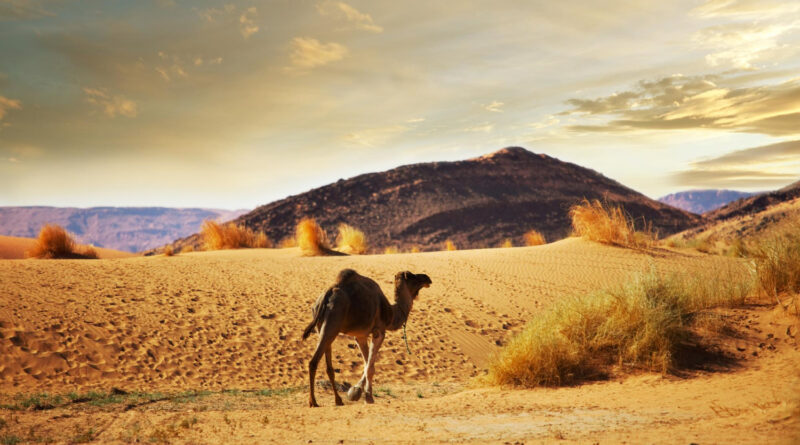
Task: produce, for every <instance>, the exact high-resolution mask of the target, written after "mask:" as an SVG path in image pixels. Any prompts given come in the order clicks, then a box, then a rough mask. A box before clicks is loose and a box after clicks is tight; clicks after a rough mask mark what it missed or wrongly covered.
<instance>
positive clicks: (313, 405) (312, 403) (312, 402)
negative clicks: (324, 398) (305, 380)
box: [308, 400, 319, 408]
mask: <svg viewBox="0 0 800 445" xmlns="http://www.w3.org/2000/svg"><path fill="white" fill-rule="evenodd" d="M308 407H309V408H319V405H317V401H316V400H309V402H308Z"/></svg>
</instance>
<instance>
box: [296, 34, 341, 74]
mask: <svg viewBox="0 0 800 445" xmlns="http://www.w3.org/2000/svg"><path fill="white" fill-rule="evenodd" d="M347 53H348V50H347V47H345V46H344V45H340V44H338V43H336V42H330V43H322V42H320V41H319V40H317V39H312V38H310V37H295V38H294V39H292V44H291V53H290V54H289V58H290V60H291V62H292V66H293V67H295V68H301V69H311V68H316V67H319V66H323V65H327V64H329V63H331V62H336V61H338V60H342V59H343V58H344V57H345V56H347Z"/></svg>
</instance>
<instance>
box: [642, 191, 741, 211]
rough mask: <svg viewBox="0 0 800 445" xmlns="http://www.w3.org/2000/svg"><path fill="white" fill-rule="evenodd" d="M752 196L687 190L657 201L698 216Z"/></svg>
mask: <svg viewBox="0 0 800 445" xmlns="http://www.w3.org/2000/svg"><path fill="white" fill-rule="evenodd" d="M753 195H754V193H748V192H739V191H735V190H715V189H713V190H689V191H686V192H678V193H672V194H669V195H666V196H662V197H661V198H658V201H659V202H663V203H664V204H667V205H671V206H673V207H677V208H679V209H683V210H686V211H687V212H692V213H697V214H698V215H700V214H703V213H706V212H710V211H712V210H716V209H718V208H720V207H722V206H724V205H726V204H728V203H730V202H732V201H736V200H737V199H741V198H748V197H750V196H753Z"/></svg>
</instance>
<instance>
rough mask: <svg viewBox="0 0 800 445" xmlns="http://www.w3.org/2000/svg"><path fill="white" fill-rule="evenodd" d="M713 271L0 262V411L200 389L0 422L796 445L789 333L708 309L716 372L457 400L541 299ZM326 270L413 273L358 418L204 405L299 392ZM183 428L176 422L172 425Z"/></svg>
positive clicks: (440, 255)
mask: <svg viewBox="0 0 800 445" xmlns="http://www.w3.org/2000/svg"><path fill="white" fill-rule="evenodd" d="M732 261H736V260H732V259H728V258H722V257H710V256H705V255H700V254H693V253H685V252H674V251H667V250H660V251H657V252H650V253H643V252H637V251H633V250H628V249H620V248H615V247H608V246H602V245H599V244H595V243H591V242H587V241H583V240H579V239H567V240H563V241H559V242H556V243H553V244H549V245H545V246H537V247H526V248H512V249H484V250H472V251H455V252H433V253H420V254H399V255H374V256H360V257H328V258H307V257H301V256H300V253H299V251H298V250H297V249H252V250H240V251H218V252H195V253H188V254H181V255H177V256H174V257H136V258H126V259H115V260H99V261H85V260H84V261H81V260H49V261H38V260H25V261H0V393H2V394H3V395H2V396H0V399H4V400H6V403H9V402H8V401H13V400H16V399H17V398H18V397H19V395H20V394H30V393H33V392H42V391H47V392H50V393H59V394H65V393H67V392H70V391H77V392H85V391H88V390H92V389H96V390H110V389H111V388H119V389H122V390H124V391H146V392H154V391H161V392H177V391H184V390H189V389H191V390H209V391H213V392H214V394H212V395H210V396H209V397H208V401H207V402H203V403H205V405H203V404H200V405H197V404H188V405H181V406H177V407H176V405H175V404H174V403H170V402H159V403H154V404H147V405H144V406H141V407H139V406H136V407H133V409H130V410H128V411H124V410H123V409H122V408H119V409H117V408H108V409H106V408H87V409H83V408H81V409H80V410H77V411H76V409H75V408H57V409H55V410H49V411H41V412H35V411H22V412H19V411H15V412H11V411H2V410H0V418H1V417H4V416H5V417H6V418H9V417H13V421H12V422H11V424H9V425H10V426H9V427H8V428H10V429H13V430H14V431H27V430H28V429H29V428H32V427H35V428H36V429H37V431H42V434H45V433H46V434H48V435H49V437H53V438H55V440H57V441H65V440H66V441H68V440H71V439H70V438H71V437H72V435H74V434H77V433H75V432H78V433H79V430H80V428H84V427H86V428H88V426H92V430H93V431H94V435H93V436H92V437H93V438H95V439H97V440H100V441H102V442H113V441H120V440H121V441H125V440H128V439H131V438H133V437H134V436H135V437H141V438H143V440H152V438H153V437H156V439H158V438H159V437H162V436H163V437H162V438H165V440H168V441H177V442H190V443H229V442H231V441H236V442H247V443H259V442H264V441H278V442H300V441H302V442H303V443H306V442H307V441H308V440H313V441H314V442H317V443H319V442H321V443H337V442H338V441H339V440H344V441H345V443H348V442H351V441H358V442H369V441H377V442H384V441H386V442H449V441H455V442H466V441H472V442H492V443H495V442H504V441H508V442H511V443H514V442H515V441H520V442H551V441H553V440H556V439H559V438H561V437H563V438H564V440H567V441H577V442H589V443H591V442H596V441H603V442H621V441H629V442H635V443H638V442H664V443H674V442H682V443H689V442H692V441H697V442H718V443H726V442H736V441H740V440H741V439H743V441H744V442H751V443H758V442H762V443H764V442H781V441H783V442H787V443H788V442H791V441H792V440H793V439H796V438H797V437H798V436H797V432H798V429H797V405H796V403H795V402H796V400H797V394H798V392H797V388H798V384H797V378H798V377H800V376H799V375H798V372H797V365H796V364H797V363H798V362H799V361H798V360H800V353H798V347H797V343H796V339H795V338H794V337H792V336H790V335H789V334H790V333H796V332H797V327H796V326H795V325H794V324H793V323H796V318H792V317H784V316H783V315H782V314H779V313H775V312H774V311H773V310H772V309H770V308H764V307H753V308H746V309H740V310H737V311H732V312H731V313H729V314H727V316H729V317H731V319H735V320H737V323H738V326H739V329H740V330H741V332H742V334H741V335H739V337H738V340H736V341H735V342H733V343H729V344H726V345H723V346H724V347H725V348H728V349H730V350H732V353H733V354H734V355H736V357H737V359H736V360H735V363H733V364H729V365H728V366H725V367H723V368H719V367H717V368H715V369H713V370H703V369H695V370H690V371H687V372H686V373H684V375H681V376H680V377H675V376H667V377H666V378H665V377H662V376H661V375H660V374H650V373H647V374H639V375H635V376H632V377H624V376H623V377H617V378H615V379H613V380H612V381H607V382H595V383H589V384H585V385H580V386H576V387H571V388H558V389H533V390H513V389H486V388H474V387H473V386H472V378H473V377H475V376H477V375H479V374H481V373H482V372H483V369H484V368H485V365H486V362H487V359H488V357H489V356H490V355H491V354H492V353H493V352H495V351H496V350H497V349H498V348H499V347H500V346H499V345H502V344H504V343H506V342H507V341H508V340H509V339H510V337H511V336H512V335H513V334H514V333H516V332H519V331H520V330H521V329H522V327H523V325H524V323H525V321H526V320H529V319H531V318H532V317H535V316H536V313H537V312H539V311H541V310H543V309H545V308H547V307H548V306H549V305H551V304H552V303H553V302H554V301H557V300H558V299H560V298H564V297H566V296H570V295H575V294H582V293H589V292H592V291H593V290H596V289H598V288H601V287H604V286H610V285H614V284H618V283H621V282H624V281H625V280H626V279H628V278H629V277H630V276H631V274H633V273H636V272H637V271H641V270H645V269H648V268H650V267H656V268H658V269H659V270H665V271H678V270H697V269H698V268H720V267H727V265H728V264H730V262H732ZM345 267H351V268H354V269H356V270H357V271H358V272H360V273H362V274H364V275H367V276H370V277H372V278H374V279H375V280H376V281H377V282H378V283H379V284H380V285H381V287H382V288H383V290H384V292H385V293H386V294H387V295H390V296H391V287H392V277H393V276H394V274H395V273H396V272H397V271H401V270H410V271H412V272H415V273H426V274H428V275H429V276H430V277H431V279H432V280H433V285H432V286H431V287H430V288H429V289H423V290H422V292H421V294H420V297H419V298H418V300H417V302H416V303H415V306H414V310H413V311H412V313H411V316H410V318H409V322H408V336H409V346H410V348H411V350H412V354H411V355H409V354H408V353H407V352H406V350H405V345H404V344H403V342H402V339H401V333H400V332H399V331H398V332H391V333H389V334H388V336H387V340H386V341H385V342H384V346H383V348H382V350H381V355H380V356H379V359H378V361H377V365H376V376H375V384H376V386H377V387H378V388H384V393H383V395H382V397H379V398H378V400H377V403H376V404H375V405H372V406H365V405H364V404H363V403H355V404H352V403H348V404H347V406H345V407H342V408H336V407H334V406H333V396H332V394H331V393H330V391H328V390H319V391H318V394H317V399H318V401H319V402H320V404H321V405H323V407H322V408H319V409H317V410H311V409H309V408H307V407H306V406H305V405H306V395H305V394H304V393H303V392H302V391H300V392H293V393H291V394H289V395H287V396H276V397H255V398H254V397H243V396H234V395H230V394H228V395H225V394H224V393H223V394H220V393H218V392H219V391H221V390H225V389H232V388H235V389H238V390H256V389H263V388H291V387H298V386H302V385H304V384H305V381H306V378H307V371H306V363H307V360H308V358H309V357H310V355H311V352H312V350H313V347H314V345H315V341H314V340H312V339H309V340H308V341H305V342H304V341H302V340H301V338H300V334H301V332H302V329H303V328H304V327H305V325H306V324H307V323H308V322H309V321H310V316H311V315H310V307H311V304H312V303H313V301H314V300H315V299H316V297H317V295H319V293H320V292H322V291H323V290H324V289H325V288H326V286H327V285H329V284H330V283H331V282H332V280H333V279H334V277H335V276H336V273H337V272H338V271H339V270H340V269H342V268H345ZM793 326H794V327H793ZM792 329H794V330H792ZM768 335H771V337H768ZM333 352H334V356H335V358H334V367H335V368H336V369H337V374H336V376H337V381H340V382H341V381H346V382H351V383H352V382H354V381H356V380H357V379H358V377H359V375H360V373H361V369H362V363H361V359H360V357H359V354H358V353H357V350H356V349H355V343H354V342H352V341H351V340H349V339H347V338H345V337H340V338H339V339H337V341H336V342H335V343H334V346H333ZM753 353H755V354H756V355H753ZM320 374H324V372H322V373H320ZM320 374H318V376H319V377H318V378H319V379H324V378H325V377H324V376H323V375H320ZM387 391H388V392H387ZM390 393H391V395H390ZM204 400H205V399H204ZM198 403H200V402H198ZM9 413H11V414H9ZM192 418H194V419H195V420H196V422H194V423H192V422H189V423H191V425H189V426H187V427H185V428H183V427H177V429H176V427H174V426H175V425H177V424H179V423H181V422H183V420H185V419H190V420H191V419H192ZM265 419H266V420H265ZM134 425H138V426H136V427H135V428H134ZM170 425H172V427H170ZM170 428H172V429H170ZM64 431H69V432H70V433H69V434H67V433H64ZM165 431H166V432H168V433H169V434H167V433H164V434H167V435H166V436H164V434H161V433H159V432H165ZM176 431H177V433H179V434H177V433H175V432H176ZM73 433H74V434H73ZM0 434H2V431H0ZM20 434H22V433H20ZM159 434H161V435H159ZM20 437H22V436H20ZM148 438H151V439H148ZM159 440H160V439H159Z"/></svg>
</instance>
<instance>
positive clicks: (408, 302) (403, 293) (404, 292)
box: [387, 285, 414, 331]
mask: <svg viewBox="0 0 800 445" xmlns="http://www.w3.org/2000/svg"><path fill="white" fill-rule="evenodd" d="M394 299H395V303H394V304H393V305H392V323H391V324H390V325H389V326H388V327H387V328H388V329H389V330H390V331H395V330H397V329H400V328H401V327H402V326H403V323H405V322H406V320H408V314H409V313H411V306H413V304H414V303H413V299H412V298H411V293H410V292H409V291H408V288H407V287H406V286H405V285H400V286H398V287H396V288H395V290H394Z"/></svg>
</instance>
